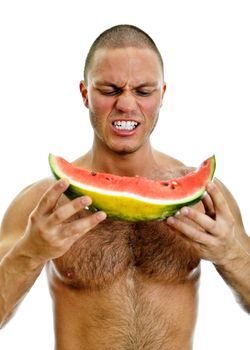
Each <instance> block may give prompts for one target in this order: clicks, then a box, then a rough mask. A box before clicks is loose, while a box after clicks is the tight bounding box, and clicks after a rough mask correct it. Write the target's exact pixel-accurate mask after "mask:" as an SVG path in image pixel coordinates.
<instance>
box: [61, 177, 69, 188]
mask: <svg viewBox="0 0 250 350" xmlns="http://www.w3.org/2000/svg"><path fill="white" fill-rule="evenodd" d="M60 186H61V187H68V186H69V180H68V179H62V180H61V182H60Z"/></svg>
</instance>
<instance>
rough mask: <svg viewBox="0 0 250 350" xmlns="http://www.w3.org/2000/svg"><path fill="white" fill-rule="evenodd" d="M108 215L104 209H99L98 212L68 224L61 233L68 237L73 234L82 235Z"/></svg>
mask: <svg viewBox="0 0 250 350" xmlns="http://www.w3.org/2000/svg"><path fill="white" fill-rule="evenodd" d="M106 217H107V215H106V214H105V213H104V212H103V211H98V212H97V213H94V214H91V215H89V216H87V217H84V218H82V219H79V220H76V221H73V222H71V223H69V224H66V225H64V228H63V230H62V233H61V234H62V237H64V238H67V237H70V236H73V235H77V236H79V237H80V236H82V235H84V234H85V233H87V232H88V231H90V230H92V229H93V228H94V227H95V226H96V225H98V224H99V223H100V222H101V221H103V220H105V219H106Z"/></svg>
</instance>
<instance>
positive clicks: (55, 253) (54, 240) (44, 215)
mask: <svg viewBox="0 0 250 350" xmlns="http://www.w3.org/2000/svg"><path fill="white" fill-rule="evenodd" d="M68 186H69V183H68V181H67V180H60V181H57V182H56V183H55V184H54V185H52V186H51V187H50V188H49V189H48V191H47V192H45V194H44V195H43V196H42V198H41V200H40V201H39V203H38V205H37V206H36V208H35V209H34V210H33V211H32V213H31V215H30V216H29V221H28V225H27V228H26V231H25V234H24V236H23V240H24V243H25V253H26V254H28V255H29V256H30V257H32V258H33V259H35V261H38V262H42V263H46V262H47V261H48V260H50V259H54V258H57V257H59V256H62V255H63V254H65V253H66V252H67V250H68V249H69V248H70V247H71V246H72V244H73V243H74V242H75V241H76V240H78V239H79V238H80V237H81V236H82V235H84V234H85V233H87V232H88V231H90V230H91V229H93V228H94V227H95V226H96V225H97V224H98V223H100V222H101V221H102V220H104V219H105V218H106V214H105V213H104V212H101V211H100V212H97V213H94V214H92V213H90V214H89V215H87V216H86V217H84V218H81V219H77V220H74V221H71V222H67V220H68V219H69V218H70V217H71V216H72V215H74V214H76V213H77V212H79V211H80V210H82V209H84V208H86V207H87V206H89V205H90V204H91V199H90V198H89V197H87V196H84V197H80V198H76V199H74V200H72V201H70V202H69V203H67V204H65V205H63V206H61V207H58V208H57V209H56V210H54V209H55V207H56V204H57V202H58V200H59V198H60V196H61V195H62V194H63V192H64V191H65V190H66V189H67V188H68Z"/></svg>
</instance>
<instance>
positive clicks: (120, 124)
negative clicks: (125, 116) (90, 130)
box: [112, 120, 139, 131]
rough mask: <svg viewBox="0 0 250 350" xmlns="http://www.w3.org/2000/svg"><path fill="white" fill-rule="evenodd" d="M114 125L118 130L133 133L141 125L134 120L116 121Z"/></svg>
mask: <svg viewBox="0 0 250 350" xmlns="http://www.w3.org/2000/svg"><path fill="white" fill-rule="evenodd" d="M112 125H113V126H114V127H115V128H116V129H117V130H126V131H132V130H134V129H135V128H136V127H137V126H138V125H139V123H138V122H136V121H134V120H118V121H114V122H113V123H112Z"/></svg>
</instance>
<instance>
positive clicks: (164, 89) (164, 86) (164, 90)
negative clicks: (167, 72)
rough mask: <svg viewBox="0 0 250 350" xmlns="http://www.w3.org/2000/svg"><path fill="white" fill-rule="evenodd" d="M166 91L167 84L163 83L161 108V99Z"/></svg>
mask: <svg viewBox="0 0 250 350" xmlns="http://www.w3.org/2000/svg"><path fill="white" fill-rule="evenodd" d="M166 89H167V84H166V83H165V82H164V83H163V86H162V94H161V106H162V104H163V97H164V95H165V92H166Z"/></svg>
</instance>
